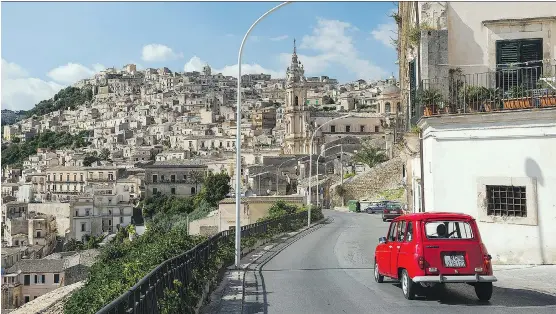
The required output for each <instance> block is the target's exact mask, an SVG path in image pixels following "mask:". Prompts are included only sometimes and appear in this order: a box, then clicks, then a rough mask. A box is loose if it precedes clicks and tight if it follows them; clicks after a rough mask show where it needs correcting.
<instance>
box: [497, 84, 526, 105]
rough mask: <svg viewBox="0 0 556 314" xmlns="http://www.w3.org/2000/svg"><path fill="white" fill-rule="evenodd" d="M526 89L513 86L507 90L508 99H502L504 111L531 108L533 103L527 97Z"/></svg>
mask: <svg viewBox="0 0 556 314" xmlns="http://www.w3.org/2000/svg"><path fill="white" fill-rule="evenodd" d="M527 92H528V91H527V89H526V88H525V87H524V86H519V85H515V86H513V87H512V88H510V90H509V98H508V99H504V109H524V108H531V107H532V106H533V105H532V104H533V102H532V101H531V97H528V93H527Z"/></svg>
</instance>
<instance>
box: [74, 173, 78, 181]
mask: <svg viewBox="0 0 556 314" xmlns="http://www.w3.org/2000/svg"><path fill="white" fill-rule="evenodd" d="M73 181H77V173H74V174H73Z"/></svg>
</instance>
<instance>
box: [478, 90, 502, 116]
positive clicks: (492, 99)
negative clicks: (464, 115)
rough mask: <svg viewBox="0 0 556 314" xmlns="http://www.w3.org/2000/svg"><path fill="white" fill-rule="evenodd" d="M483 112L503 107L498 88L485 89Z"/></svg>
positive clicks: (500, 92)
mask: <svg viewBox="0 0 556 314" xmlns="http://www.w3.org/2000/svg"><path fill="white" fill-rule="evenodd" d="M484 96H485V97H486V99H485V100H484V103H483V104H484V107H483V108H484V111H486V112H489V111H497V110H499V109H502V108H503V107H504V105H503V103H502V91H501V90H500V89H499V88H487V89H486V90H485V95H484Z"/></svg>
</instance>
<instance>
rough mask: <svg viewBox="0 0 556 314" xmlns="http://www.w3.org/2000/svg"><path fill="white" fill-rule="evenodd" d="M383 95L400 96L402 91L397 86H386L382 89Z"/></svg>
mask: <svg viewBox="0 0 556 314" xmlns="http://www.w3.org/2000/svg"><path fill="white" fill-rule="evenodd" d="M380 90H381V92H382V94H398V93H399V92H400V89H399V88H398V87H397V86H396V85H386V86H384V87H381V88H380Z"/></svg>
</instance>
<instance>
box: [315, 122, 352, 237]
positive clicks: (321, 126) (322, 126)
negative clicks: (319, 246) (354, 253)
mask: <svg viewBox="0 0 556 314" xmlns="http://www.w3.org/2000/svg"><path fill="white" fill-rule="evenodd" d="M351 116H352V114H351V113H348V114H346V115H345V116H341V117H337V118H334V119H332V120H328V121H326V122H325V123H323V124H322V125H321V126H319V127H318V128H316V129H315V131H313V135H311V141H310V142H309V145H311V153H310V155H309V197H308V198H307V205H308V206H309V215H308V218H307V225H308V226H310V225H311V194H313V192H312V188H313V140H314V139H315V135H316V134H317V131H318V130H319V129H320V128H322V127H323V126H325V125H327V124H329V123H330V122H333V121H336V120H340V119H344V118H347V117H351Z"/></svg>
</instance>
